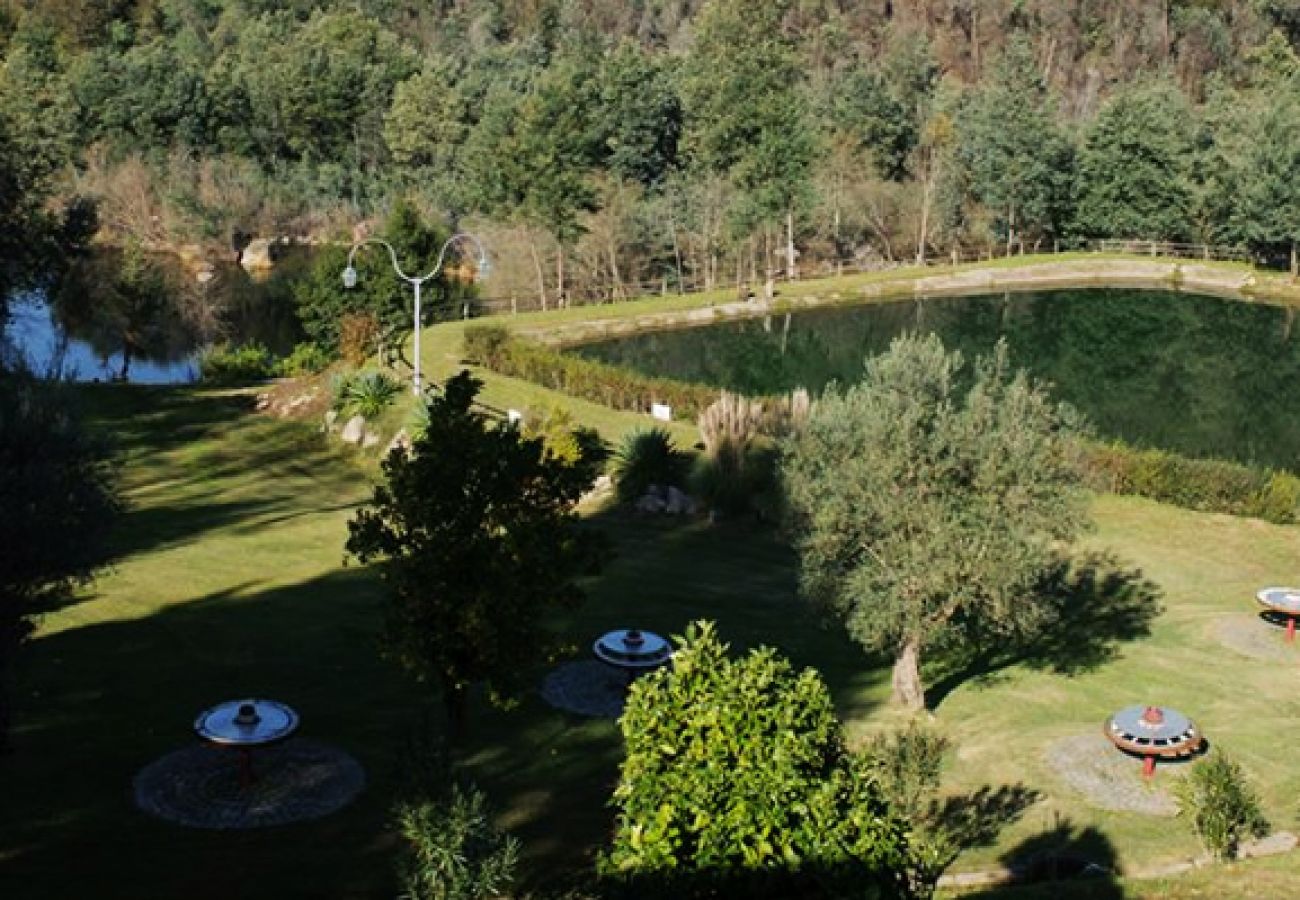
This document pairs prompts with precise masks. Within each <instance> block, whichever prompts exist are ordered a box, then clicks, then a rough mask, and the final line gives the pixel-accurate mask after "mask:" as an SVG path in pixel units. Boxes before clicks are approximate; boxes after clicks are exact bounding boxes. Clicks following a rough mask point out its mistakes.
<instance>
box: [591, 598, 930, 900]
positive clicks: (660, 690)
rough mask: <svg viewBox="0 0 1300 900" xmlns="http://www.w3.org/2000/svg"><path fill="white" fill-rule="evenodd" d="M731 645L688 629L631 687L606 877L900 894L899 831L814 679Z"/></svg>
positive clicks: (782, 891) (670, 890)
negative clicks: (667, 661)
mask: <svg viewBox="0 0 1300 900" xmlns="http://www.w3.org/2000/svg"><path fill="white" fill-rule="evenodd" d="M727 649H728V648H727V646H726V645H725V644H723V643H722V642H721V641H719V640H718V637H717V635H716V633H715V631H714V627H713V625H712V623H709V622H701V623H696V624H694V625H691V626H690V627H689V628H688V629H687V631H686V636H685V638H684V639H683V640H681V642H680V646H679V648H678V650H677V651H676V653H675V654H674V656H673V661H672V664H671V666H668V667H665V668H663V669H660V670H659V671H658V672H655V673H653V674H649V675H646V676H643V677H642V678H639V679H637V681H636V682H635V683H634V684H633V686H632V689H631V691H630V692H629V694H628V699H627V707H626V709H625V711H624V713H623V717H622V719H620V720H619V725H620V727H621V728H622V731H623V739H624V742H625V743H626V745H627V756H626V758H625V759H624V761H623V768H622V774H621V776H620V779H619V784H618V787H617V788H616V789H615V791H614V801H613V804H614V807H615V808H616V810H617V814H618V820H617V824H616V825H615V833H614V843H613V847H612V848H611V849H610V851H609V853H608V854H607V855H606V856H605V857H604V858H603V859H602V861H601V868H602V869H603V871H604V873H605V874H606V875H607V876H609V877H610V878H611V879H613V880H614V881H615V882H619V881H622V882H624V883H625V884H626V885H627V886H629V887H631V888H633V889H634V890H636V891H637V893H638V894H639V895H642V896H644V892H646V891H655V889H658V890H659V891H661V892H662V893H663V894H664V895H666V896H745V897H759V896H771V897H786V896H822V895H823V893H822V892H825V894H824V895H829V896H842V895H843V894H841V893H838V892H837V889H838V891H844V890H845V889H847V888H850V887H851V889H852V892H853V896H859V897H897V896H906V895H908V893H909V891H910V888H911V882H910V877H911V875H912V869H913V866H914V862H913V856H912V852H911V846H910V834H909V829H908V826H907V825H906V823H905V822H904V821H903V820H902V819H901V818H900V817H898V816H897V815H896V814H894V813H893V812H892V811H891V809H890V807H889V805H888V803H887V802H886V801H885V800H884V799H883V798H882V796H881V793H880V789H879V787H878V786H877V784H876V781H875V779H874V775H873V773H872V771H871V769H870V767H869V763H868V762H867V760H866V758H865V757H859V756H855V755H854V754H852V753H850V752H849V751H848V749H847V748H846V747H845V743H844V736H843V733H842V730H841V727H840V723H839V721H838V720H837V719H836V717H835V709H834V705H833V704H832V702H831V696H830V692H829V691H828V690H827V689H826V685H825V683H824V682H823V681H822V679H821V676H820V675H818V674H817V672H816V671H814V670H812V669H805V670H803V671H802V672H796V671H795V670H794V668H793V667H792V666H791V665H790V663H789V662H787V661H786V660H785V659H783V658H781V657H780V656H778V655H777V654H776V652H775V651H773V650H771V649H767V648H762V649H758V650H754V651H751V652H750V653H749V654H748V655H747V656H745V657H743V658H741V659H732V658H730V657H729V656H728V653H727ZM711 891H713V892H716V893H713V892H711Z"/></svg>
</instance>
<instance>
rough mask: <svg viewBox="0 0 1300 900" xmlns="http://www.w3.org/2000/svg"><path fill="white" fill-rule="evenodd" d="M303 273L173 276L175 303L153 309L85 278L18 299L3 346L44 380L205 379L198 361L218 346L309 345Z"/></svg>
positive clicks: (279, 349)
mask: <svg viewBox="0 0 1300 900" xmlns="http://www.w3.org/2000/svg"><path fill="white" fill-rule="evenodd" d="M103 262H104V261H103V260H96V261H95V263H103ZM301 268H302V264H298V265H289V266H284V267H282V268H281V269H278V270H277V271H276V273H275V274H273V275H272V276H271V278H269V279H267V280H264V281H253V280H252V279H250V278H249V277H248V275H247V274H246V273H245V272H244V271H243V270H242V269H240V268H239V267H238V266H234V265H229V266H222V267H220V268H219V269H218V270H217V275H216V277H215V278H214V279H213V280H212V281H211V282H209V283H208V284H206V285H199V284H197V283H196V282H195V281H194V280H193V278H192V276H187V275H184V274H183V273H181V272H180V271H179V270H178V269H176V270H173V271H170V272H169V273H168V275H169V279H168V280H169V284H171V285H172V290H171V291H170V292H169V294H168V298H167V300H166V302H163V303H161V304H152V303H151V304H144V305H133V304H132V302H131V300H130V298H126V297H123V296H121V295H119V294H116V293H114V292H113V291H111V290H107V289H98V288H97V285H100V284H103V283H106V281H107V279H97V278H94V277H89V278H84V279H82V280H81V281H80V282H78V284H77V287H76V288H75V289H65V290H63V291H61V292H59V293H58V294H56V295H54V296H47V295H46V294H45V293H44V292H41V291H36V292H31V293H27V294H22V295H19V296H17V297H14V298H11V300H10V318H9V322H8V324H7V325H6V327H5V330H4V335H3V338H4V342H5V344H7V345H8V349H9V350H10V351H11V352H15V353H16V354H18V355H20V356H21V357H22V358H23V359H24V360H25V361H26V363H27V365H28V366H29V367H30V368H31V369H32V371H34V372H36V373H38V374H52V375H59V376H61V377H64V378H70V379H73V380H76V381H130V382H134V383H139V384H184V383H188V382H191V381H195V380H196V379H197V378H198V374H199V365H198V359H199V355H200V353H201V352H202V350H203V348H204V347H206V346H208V345H210V344H213V343H217V342H221V341H228V342H231V343H234V344H244V343H248V342H253V341H255V342H257V343H260V344H262V345H264V346H265V347H267V348H268V349H270V350H271V351H273V352H274V353H276V354H285V353H288V352H289V351H290V350H292V349H293V346H294V344H296V343H297V342H298V341H300V340H302V339H303V338H302V328H301V326H300V325H299V323H298V320H297V317H296V315H295V314H294V311H293V302H292V298H291V296H290V294H289V284H290V281H291V279H292V278H294V277H296V275H297V273H298V272H299V271H300V269H301Z"/></svg>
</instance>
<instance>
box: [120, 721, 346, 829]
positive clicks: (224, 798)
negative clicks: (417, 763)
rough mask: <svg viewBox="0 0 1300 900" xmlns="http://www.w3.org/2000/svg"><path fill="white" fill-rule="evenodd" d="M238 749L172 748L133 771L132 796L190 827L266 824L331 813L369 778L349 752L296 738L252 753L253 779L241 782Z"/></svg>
mask: <svg viewBox="0 0 1300 900" xmlns="http://www.w3.org/2000/svg"><path fill="white" fill-rule="evenodd" d="M239 764H240V760H239V753H238V752H237V751H234V750H228V749H222V748H219V747H213V746H211V745H208V744H196V745H194V746H192V747H186V748H185V749H184V750H177V751H175V752H174V753H169V754H167V755H166V756H164V757H162V758H161V759H159V760H157V761H155V762H152V763H150V764H149V765H148V766H145V768H143V769H142V770H141V771H140V774H138V775H137V776H136V777H135V802H136V805H137V806H139V807H140V808H141V809H142V810H144V811H145V812H147V813H150V814H152V815H155V816H157V817H158V818H160V819H166V820H167V821H169V822H175V823H176V824H178V825H188V826H189V827H191V828H213V829H222V830H233V829H247V828H268V827H271V826H274V825H288V824H290V823H293V822H305V821H308V820H310V819H319V818H321V817H322V816H326V815H329V814H330V813H332V812H335V811H337V810H339V809H342V808H343V807H344V806H347V805H348V804H349V803H351V802H352V800H353V798H354V797H356V795H357V794H359V793H360V792H361V789H362V787H364V786H365V783H366V775H365V771H364V770H363V769H362V768H361V764H360V763H358V762H357V761H356V760H355V759H353V758H352V757H351V756H348V755H347V754H346V753H344V752H343V751H342V750H338V749H336V748H334V747H331V746H329V745H327V744H320V743H317V742H315V741H308V740H303V739H301V738H299V739H295V740H290V741H285V742H284V743H283V744H277V745H276V746H274V747H265V748H262V749H258V750H255V751H253V770H254V773H255V780H254V781H253V783H252V784H250V785H248V786H244V785H243V784H241V783H240V777H239Z"/></svg>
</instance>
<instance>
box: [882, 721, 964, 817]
mask: <svg viewBox="0 0 1300 900" xmlns="http://www.w3.org/2000/svg"><path fill="white" fill-rule="evenodd" d="M948 748H949V743H948V739H947V738H945V737H944V736H943V735H941V734H939V733H938V732H937V731H934V730H933V729H931V728H926V727H925V726H923V725H919V724H917V723H916V722H911V723H909V724H908V726H907V728H905V729H903V730H901V731H896V732H893V733H891V734H882V735H877V736H876V737H874V738H872V739H871V741H870V742H869V743H868V744H867V747H866V751H865V752H866V755H867V758H868V759H870V760H871V764H872V768H873V769H874V770H875V772H876V778H877V780H878V782H879V783H880V789H881V791H883V792H884V795H885V797H886V798H887V799H888V800H889V802H890V804H891V805H892V806H893V807H894V809H896V810H898V812H900V813H901V814H902V815H904V816H906V817H907V818H908V819H909V820H912V821H915V820H917V819H918V818H920V817H921V814H922V812H923V811H924V809H925V806H926V801H927V800H928V799H929V798H930V797H931V796H932V795H933V794H934V793H935V791H936V790H937V789H938V787H939V772H940V767H941V766H942V764H943V755H944V754H945V753H947V752H948Z"/></svg>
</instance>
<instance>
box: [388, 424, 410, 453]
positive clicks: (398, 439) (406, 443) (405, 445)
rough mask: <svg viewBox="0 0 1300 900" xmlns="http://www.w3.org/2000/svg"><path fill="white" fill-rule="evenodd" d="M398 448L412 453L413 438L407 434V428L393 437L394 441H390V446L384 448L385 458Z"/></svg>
mask: <svg viewBox="0 0 1300 900" xmlns="http://www.w3.org/2000/svg"><path fill="white" fill-rule="evenodd" d="M398 447H401V448H402V449H403V450H405V451H407V452H408V453H409V452H410V451H411V436H410V435H409V434H407V433H406V429H405V428H403V429H402V430H401V431H399V432H397V434H395V435H393V439H392V440H391V441H389V442H388V446H387V447H385V448H384V456H387V455H388V454H390V453H392V452H393V451H394V450H396V449H397V448H398Z"/></svg>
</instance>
